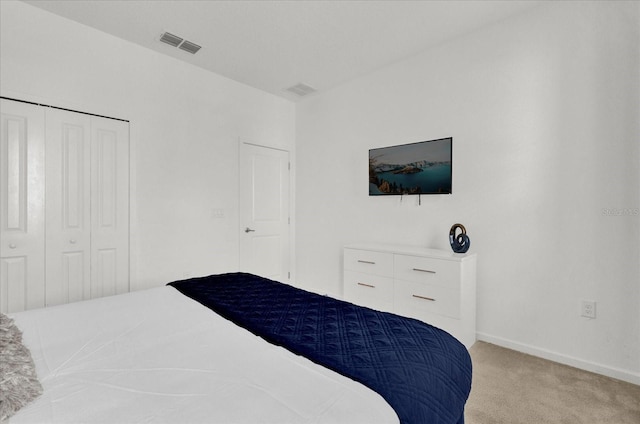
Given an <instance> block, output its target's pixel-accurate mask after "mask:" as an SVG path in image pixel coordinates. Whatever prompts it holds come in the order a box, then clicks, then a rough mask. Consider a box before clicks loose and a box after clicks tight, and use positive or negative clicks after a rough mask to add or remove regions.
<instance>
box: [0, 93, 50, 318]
mask: <svg viewBox="0 0 640 424" xmlns="http://www.w3.org/2000/svg"><path fill="white" fill-rule="evenodd" d="M0 112H1V113H0V115H1V116H2V118H1V124H0V134H1V135H0V311H1V312H5V313H7V312H19V311H23V310H26V309H33V308H41V307H43V306H44V302H45V300H44V299H45V268H44V266H45V265H44V264H45V259H44V257H45V253H44V252H45V214H44V199H45V196H44V179H45V141H44V140H45V135H44V130H45V129H44V110H43V109H42V108H40V107H38V106H35V105H30V104H25V103H18V102H13V101H9V100H4V99H1V100H0Z"/></svg>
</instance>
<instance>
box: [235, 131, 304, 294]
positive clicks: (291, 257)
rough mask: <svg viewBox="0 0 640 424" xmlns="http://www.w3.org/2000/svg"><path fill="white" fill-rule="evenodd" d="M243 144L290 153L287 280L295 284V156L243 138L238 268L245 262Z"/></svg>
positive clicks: (240, 160)
mask: <svg viewBox="0 0 640 424" xmlns="http://www.w3.org/2000/svg"><path fill="white" fill-rule="evenodd" d="M243 145H249V146H253V147H258V148H261V149H269V150H277V151H280V152H286V153H287V154H288V157H289V172H288V173H287V175H288V179H289V181H288V187H289V193H288V205H287V212H288V215H289V225H288V252H287V253H286V254H287V260H288V264H289V266H288V268H289V271H288V278H287V281H288V282H289V283H290V284H293V282H294V281H295V225H294V223H295V213H294V212H295V208H294V205H295V189H294V188H295V186H294V182H295V178H294V166H293V156H292V152H291V150H289V149H286V148H283V147H274V146H273V145H267V144H260V143H256V142H253V141H249V140H247V139H243V138H239V139H238V224H237V228H238V233H237V234H238V269H239V270H240V265H241V264H242V263H243V261H242V257H243V256H242V255H243V252H242V243H241V237H242V234H243V232H244V230H245V228H244V227H243V222H242V217H243V212H245V211H243V210H242V209H241V208H242V207H243V205H242V202H241V196H240V184H241V183H240V181H241V173H242V172H243V171H244V170H243V168H242V165H241V163H242V161H243V148H242V147H243Z"/></svg>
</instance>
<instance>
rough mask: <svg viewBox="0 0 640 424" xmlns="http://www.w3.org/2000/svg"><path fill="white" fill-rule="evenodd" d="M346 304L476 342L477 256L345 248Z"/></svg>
mask: <svg viewBox="0 0 640 424" xmlns="http://www.w3.org/2000/svg"><path fill="white" fill-rule="evenodd" d="M344 299H345V300H346V301H348V302H352V303H355V304H358V305H362V306H367V307H369V308H372V309H377V310H381V311H388V312H393V313H396V314H398V315H404V316H408V317H412V318H417V319H419V320H422V321H425V322H427V323H429V324H431V325H434V326H436V327H439V328H441V329H443V330H445V331H447V332H449V333H451V334H452V335H453V336H455V337H456V338H457V339H458V340H460V341H461V342H462V343H463V344H464V345H465V346H466V347H467V348H470V347H471V345H473V343H474V342H475V341H476V255H475V254H459V253H453V252H450V251H445V250H436V249H426V248H422V247H413V246H401V245H386V244H351V245H347V246H345V247H344Z"/></svg>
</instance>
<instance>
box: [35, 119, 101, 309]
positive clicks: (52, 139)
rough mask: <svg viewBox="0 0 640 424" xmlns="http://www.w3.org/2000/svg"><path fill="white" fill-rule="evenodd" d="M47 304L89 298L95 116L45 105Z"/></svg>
mask: <svg viewBox="0 0 640 424" xmlns="http://www.w3.org/2000/svg"><path fill="white" fill-rule="evenodd" d="M46 134H47V140H46V147H47V165H46V190H47V191H46V226H47V230H46V231H47V240H46V274H47V288H46V304H47V306H51V305H58V304H61V303H67V302H74V301H78V300H83V299H89V298H90V296H91V293H90V289H91V287H90V266H91V261H90V257H91V215H90V199H91V197H90V196H91V180H90V178H91V173H90V159H91V144H90V140H91V131H90V117H89V116H87V115H83V114H79V113H71V112H66V111H61V110H57V109H47V110H46Z"/></svg>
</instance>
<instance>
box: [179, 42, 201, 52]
mask: <svg viewBox="0 0 640 424" xmlns="http://www.w3.org/2000/svg"><path fill="white" fill-rule="evenodd" d="M178 48H179V49H180V50H184V51H185V52H189V53H191V54H196V53H197V51H198V50H200V46H199V45H197V44H193V43H192V42H191V41H187V40H185V41H184V42H183V43H182V44H180V46H178Z"/></svg>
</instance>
